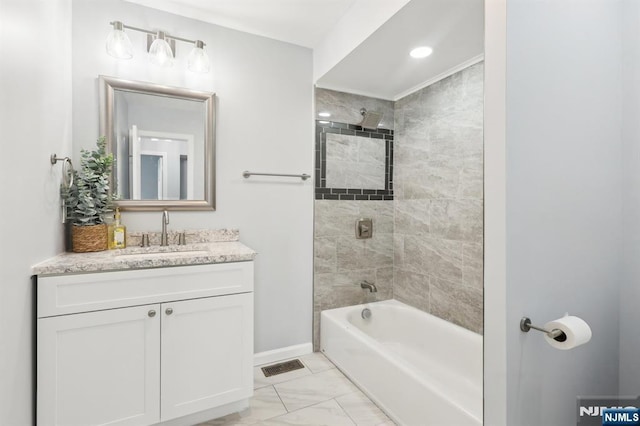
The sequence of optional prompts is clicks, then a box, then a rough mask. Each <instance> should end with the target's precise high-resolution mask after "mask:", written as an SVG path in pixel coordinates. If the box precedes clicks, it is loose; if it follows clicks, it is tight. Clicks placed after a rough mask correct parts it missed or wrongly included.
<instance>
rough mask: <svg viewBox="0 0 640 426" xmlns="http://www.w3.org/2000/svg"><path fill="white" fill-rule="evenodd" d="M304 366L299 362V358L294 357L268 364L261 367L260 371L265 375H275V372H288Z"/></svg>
mask: <svg viewBox="0 0 640 426" xmlns="http://www.w3.org/2000/svg"><path fill="white" fill-rule="evenodd" d="M301 368H304V365H302V363H301V362H300V360H299V359H294V360H291V361H285V362H279V363H277V364H273V365H268V366H266V367H262V372H263V373H264V376H265V377H269V376H275V375H277V374H282V373H288V372H289V371H293V370H299V369H301Z"/></svg>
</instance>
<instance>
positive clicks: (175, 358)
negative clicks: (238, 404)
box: [161, 293, 253, 421]
mask: <svg viewBox="0 0 640 426" xmlns="http://www.w3.org/2000/svg"><path fill="white" fill-rule="evenodd" d="M161 353H162V356H161V359H162V361H161V363H162V404H161V418H162V420H163V421H164V420H169V419H173V418H176V417H180V416H183V415H186V414H190V413H194V412H197V411H201V410H206V409H209V408H213V407H218V406H220V405H223V404H227V403H231V402H235V401H239V400H242V399H244V398H249V397H250V396H251V395H252V393H253V294H252V293H243V294H236V295H231V296H218V297H208V298H204V299H194V300H186V301H182V302H175V303H163V304H162V352H161Z"/></svg>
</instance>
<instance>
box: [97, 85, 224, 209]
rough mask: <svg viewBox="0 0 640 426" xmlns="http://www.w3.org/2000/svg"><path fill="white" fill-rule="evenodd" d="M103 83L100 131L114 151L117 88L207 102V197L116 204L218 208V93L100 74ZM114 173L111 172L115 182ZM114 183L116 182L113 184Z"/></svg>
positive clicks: (142, 206)
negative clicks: (216, 111) (216, 120)
mask: <svg viewBox="0 0 640 426" xmlns="http://www.w3.org/2000/svg"><path fill="white" fill-rule="evenodd" d="M99 87H100V135H104V136H105V137H106V139H107V151H108V152H113V143H114V134H113V130H114V129H113V118H114V107H115V103H114V91H115V90H122V91H128V92H136V93H146V94H151V95H157V96H167V97H171V98H178V99H188V100H196V101H202V102H204V105H205V110H206V112H205V118H206V122H205V131H204V138H205V141H204V156H205V166H204V176H205V182H204V200H118V201H116V202H115V204H116V206H117V207H120V209H121V210H123V211H162V210H183V211H185V210H186V211H189V210H191V211H194V210H215V207H216V203H215V200H216V198H215V195H216V176H215V164H216V162H215V133H216V132H215V126H216V122H215V105H216V103H215V98H216V95H215V93H212V92H203V91H198V90H191V89H185V88H180V87H171V86H163V85H159V84H153V83H146V82H141V81H132V80H124V79H120V78H115V77H107V76H104V75H101V76H99ZM113 179H114V176H113V174H112V175H111V182H112V183H113ZM111 187H113V185H111Z"/></svg>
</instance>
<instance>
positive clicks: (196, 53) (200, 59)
mask: <svg viewBox="0 0 640 426" xmlns="http://www.w3.org/2000/svg"><path fill="white" fill-rule="evenodd" d="M203 47H204V43H203V42H202V41H200V40H197V41H196V46H195V47H194V48H193V49H192V50H191V52H189V56H188V57H187V68H189V70H190V71H193V72H202V73H205V72H209V67H210V63H211V61H209V55H207V52H205V51H204V49H203Z"/></svg>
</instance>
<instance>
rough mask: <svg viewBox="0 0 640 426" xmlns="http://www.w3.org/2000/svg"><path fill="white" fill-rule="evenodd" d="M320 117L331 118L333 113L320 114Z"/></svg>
mask: <svg viewBox="0 0 640 426" xmlns="http://www.w3.org/2000/svg"><path fill="white" fill-rule="evenodd" d="M318 115H319V116H320V117H331V113H328V112H319V113H318Z"/></svg>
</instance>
